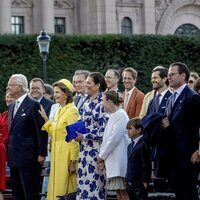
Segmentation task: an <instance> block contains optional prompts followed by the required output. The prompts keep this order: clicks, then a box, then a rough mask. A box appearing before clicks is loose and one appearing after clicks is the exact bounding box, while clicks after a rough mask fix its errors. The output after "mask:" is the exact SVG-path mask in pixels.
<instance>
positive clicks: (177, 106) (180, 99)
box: [170, 86, 188, 118]
mask: <svg viewBox="0 0 200 200" xmlns="http://www.w3.org/2000/svg"><path fill="white" fill-rule="evenodd" d="M187 91H188V88H187V86H186V87H185V88H184V89H183V91H182V92H181V94H180V95H179V96H178V98H177V99H176V101H175V103H174V106H173V107H172V108H171V113H170V117H171V118H173V116H174V114H175V113H176V112H177V111H178V109H180V108H181V107H182V103H183V102H184V101H185V97H186V94H187ZM170 101H172V99H171V98H170ZM171 103H172V102H170V106H171Z"/></svg>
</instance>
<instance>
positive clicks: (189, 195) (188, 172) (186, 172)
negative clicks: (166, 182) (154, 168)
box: [175, 166, 199, 200]
mask: <svg viewBox="0 0 200 200" xmlns="http://www.w3.org/2000/svg"><path fill="white" fill-rule="evenodd" d="M197 181H198V172H197V171H196V170H195V169H194V168H193V166H192V167H191V168H190V167H189V168H179V169H177V170H176V174H175V194H176V199H177V200H199V197H198V192H197Z"/></svg>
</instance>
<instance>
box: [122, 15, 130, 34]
mask: <svg viewBox="0 0 200 200" xmlns="http://www.w3.org/2000/svg"><path fill="white" fill-rule="evenodd" d="M122 34H125V35H130V34H132V21H131V19H130V18H129V17H124V18H123V19H122Z"/></svg>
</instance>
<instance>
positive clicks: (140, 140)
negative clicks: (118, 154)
mask: <svg viewBox="0 0 200 200" xmlns="http://www.w3.org/2000/svg"><path fill="white" fill-rule="evenodd" d="M141 142H142V138H140V139H139V141H138V142H137V143H136V144H135V146H134V147H132V148H131V151H130V154H129V157H131V156H133V154H135V153H136V152H137V150H138V149H139V147H140V146H141Z"/></svg>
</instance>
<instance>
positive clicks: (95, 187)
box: [76, 93, 108, 200]
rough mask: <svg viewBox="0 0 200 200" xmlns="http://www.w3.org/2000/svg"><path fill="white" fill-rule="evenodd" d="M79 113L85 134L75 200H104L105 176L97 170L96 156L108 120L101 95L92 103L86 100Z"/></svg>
mask: <svg viewBox="0 0 200 200" xmlns="http://www.w3.org/2000/svg"><path fill="white" fill-rule="evenodd" d="M81 113H82V116H81V117H82V120H83V121H84V122H85V125H86V128H87V133H86V134H84V140H83V141H82V142H81V145H80V153H79V163H78V189H77V197H76V199H77V200H101V199H103V200H105V199H106V193H105V187H104V186H105V176H104V173H103V172H101V171H99V170H98V169H97V156H98V154H99V149H100V145H101V142H102V139H103V133H104V128H105V125H106V122H107V120H108V118H107V115H106V113H105V112H104V110H103V107H102V94H101V93H99V95H98V96H97V97H96V99H95V100H93V101H92V100H91V99H88V100H87V101H86V102H85V103H84V107H83V110H82V112H81Z"/></svg>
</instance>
